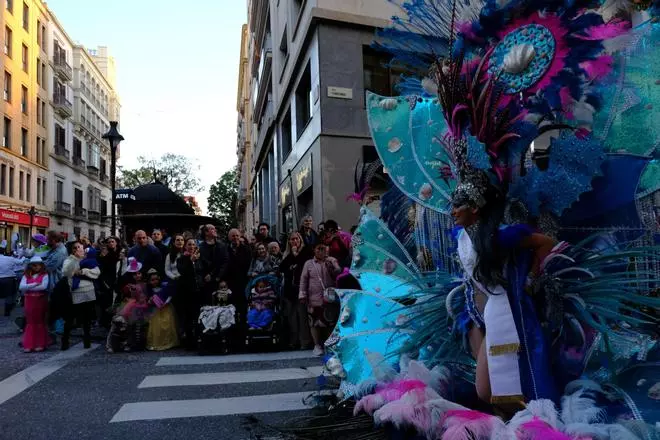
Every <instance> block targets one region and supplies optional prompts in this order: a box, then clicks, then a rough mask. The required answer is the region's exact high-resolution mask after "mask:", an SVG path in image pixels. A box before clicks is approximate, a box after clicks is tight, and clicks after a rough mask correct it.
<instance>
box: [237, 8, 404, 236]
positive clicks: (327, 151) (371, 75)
mask: <svg viewBox="0 0 660 440" xmlns="http://www.w3.org/2000/svg"><path fill="white" fill-rule="evenodd" d="M399 12H400V11H399V9H398V8H397V7H396V5H393V4H392V3H390V2H388V1H387V0H373V1H369V2H347V1H342V0H250V1H249V2H248V37H247V38H248V51H247V52H248V54H247V55H248V59H247V69H246V73H245V75H244V78H243V79H242V81H244V82H246V81H249V82H250V89H249V104H250V111H251V114H249V115H248V116H249V118H250V120H249V121H248V120H246V119H243V123H244V124H245V123H251V124H252V126H251V127H250V134H249V138H247V139H249V141H248V140H246V141H244V142H243V145H248V142H249V146H250V149H249V150H250V151H249V153H250V154H249V159H248V158H247V157H246V156H247V149H246V150H245V153H244V157H243V159H242V161H239V163H240V164H241V166H243V168H244V169H249V173H250V177H249V178H248V179H245V180H244V181H241V188H242V189H244V191H242V192H241V194H240V198H241V199H240V202H241V203H244V204H245V205H246V210H252V211H253V212H254V217H253V220H252V224H251V225H250V224H246V225H245V227H246V229H248V230H250V229H252V228H254V226H255V224H256V223H257V222H259V221H264V222H267V223H269V224H271V225H275V226H276V229H277V231H278V232H279V233H282V232H288V231H290V230H292V229H294V228H297V227H298V226H299V224H300V222H299V221H300V219H301V217H302V216H304V215H305V214H312V215H313V216H314V218H315V219H316V220H317V221H321V220H325V219H330V218H332V219H334V220H336V221H337V222H338V223H339V224H340V225H341V226H343V227H344V228H345V229H348V228H350V227H351V225H353V224H354V223H355V222H356V219H357V216H358V211H359V208H358V206H357V205H356V204H354V203H349V202H346V196H347V195H349V194H351V193H352V192H353V191H354V185H353V175H354V170H355V166H356V164H357V163H358V161H360V160H366V161H372V160H374V159H375V158H376V157H377V155H376V152H375V149H374V147H373V142H372V141H371V137H370V135H369V129H368V124H367V117H366V112H365V92H366V91H367V90H372V91H374V92H377V93H381V94H384V95H392V94H394V93H395V92H394V85H395V83H396V81H397V79H398V75H397V73H396V72H391V71H390V70H389V68H387V67H385V66H384V64H385V63H386V61H388V59H389V57H388V55H387V54H384V53H378V52H376V51H374V50H373V49H372V48H371V47H370V45H371V43H372V41H373V39H374V36H375V30H376V29H377V28H379V27H384V26H386V25H387V24H388V22H389V19H390V17H391V16H392V15H394V14H397V13H399ZM239 122H240V118H239ZM244 133H246V131H244ZM239 138H240V136H239ZM240 144H241V142H240V140H239V149H240ZM239 158H240V154H239ZM248 160H249V162H248ZM247 185H249V186H247ZM372 190H373V192H374V193H376V194H377V193H379V192H382V191H383V190H384V188H382V187H381V188H378V187H375V188H372ZM248 194H250V195H251V198H249V197H248Z"/></svg>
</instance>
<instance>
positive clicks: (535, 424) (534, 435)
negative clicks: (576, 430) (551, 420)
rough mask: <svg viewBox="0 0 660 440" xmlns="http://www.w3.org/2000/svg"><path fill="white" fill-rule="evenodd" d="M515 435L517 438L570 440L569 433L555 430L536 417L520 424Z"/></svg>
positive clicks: (522, 439)
mask: <svg viewBox="0 0 660 440" xmlns="http://www.w3.org/2000/svg"><path fill="white" fill-rule="evenodd" d="M517 436H518V440H572V439H571V437H570V436H569V435H566V434H564V433H563V432H560V431H557V430H556V429H554V428H553V427H552V426H550V425H548V424H547V423H545V422H544V421H543V420H541V419H539V418H537V417H534V419H533V420H532V421H530V422H527V423H523V424H522V425H520V428H518V435H517Z"/></svg>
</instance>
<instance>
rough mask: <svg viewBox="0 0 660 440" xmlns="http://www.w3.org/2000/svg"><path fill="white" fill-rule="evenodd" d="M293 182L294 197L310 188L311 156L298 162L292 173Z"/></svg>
mask: <svg viewBox="0 0 660 440" xmlns="http://www.w3.org/2000/svg"><path fill="white" fill-rule="evenodd" d="M293 182H294V184H295V185H296V195H298V194H300V193H301V192H303V191H305V190H306V189H307V188H309V187H310V186H312V155H311V154H310V155H308V156H307V157H305V158H304V159H303V160H301V161H300V163H299V164H298V166H297V167H296V170H295V171H294V173H293Z"/></svg>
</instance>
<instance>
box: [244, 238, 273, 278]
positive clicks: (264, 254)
mask: <svg viewBox="0 0 660 440" xmlns="http://www.w3.org/2000/svg"><path fill="white" fill-rule="evenodd" d="M275 272H277V265H276V261H275V259H274V258H273V257H272V256H271V255H270V254H268V250H267V249H266V245H265V244H263V243H257V245H256V247H255V258H254V259H253V260H252V264H251V265H250V270H249V272H248V276H249V277H251V278H254V277H256V276H259V275H267V274H271V275H274V274H275Z"/></svg>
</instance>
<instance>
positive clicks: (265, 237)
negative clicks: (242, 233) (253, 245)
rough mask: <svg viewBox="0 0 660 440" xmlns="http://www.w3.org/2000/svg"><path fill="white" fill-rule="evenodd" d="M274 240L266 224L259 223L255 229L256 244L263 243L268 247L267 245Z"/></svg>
mask: <svg viewBox="0 0 660 440" xmlns="http://www.w3.org/2000/svg"><path fill="white" fill-rule="evenodd" d="M274 241H277V240H275V239H274V238H273V237H271V236H270V226H269V225H268V223H259V228H258V229H257V243H263V244H264V245H266V246H268V244H269V243H272V242H274Z"/></svg>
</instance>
